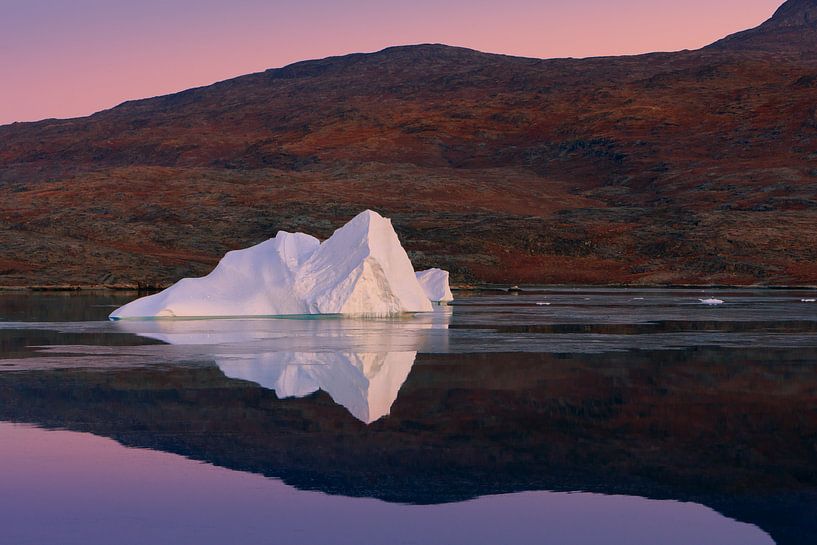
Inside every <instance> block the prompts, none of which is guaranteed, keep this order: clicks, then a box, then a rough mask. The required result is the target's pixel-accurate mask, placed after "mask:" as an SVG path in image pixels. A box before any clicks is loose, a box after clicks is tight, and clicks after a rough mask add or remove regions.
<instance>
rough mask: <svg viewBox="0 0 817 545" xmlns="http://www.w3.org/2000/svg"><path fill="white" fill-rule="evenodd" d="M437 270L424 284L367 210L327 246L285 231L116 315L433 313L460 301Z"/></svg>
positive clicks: (393, 236) (392, 235)
mask: <svg viewBox="0 0 817 545" xmlns="http://www.w3.org/2000/svg"><path fill="white" fill-rule="evenodd" d="M433 271H436V272H434V275H433V278H432V277H429V279H426V280H423V281H421V280H420V279H418V275H417V273H415V272H414V268H413V266H412V264H411V261H410V259H409V257H408V254H407V253H406V251H405V250H404V249H403V246H402V245H401V244H400V240H399V238H398V236H397V233H396V232H395V231H394V227H393V226H392V224H391V220H389V219H388V218H384V217H383V216H381V215H380V214H378V213H377V212H374V211H372V210H366V211H364V212H361V213H360V214H358V215H357V216H355V217H354V218H353V219H352V220H351V221H349V222H348V223H347V224H346V225H344V226H343V227H341V228H339V229H337V230H336V231H335V232H334V233H333V234H332V236H331V237H329V239H327V240H325V241H324V242H322V243H321V242H320V241H318V239H316V238H315V237H312V236H310V235H306V234H303V233H287V232H285V231H280V232H278V234H277V235H276V236H275V238H272V239H270V240H267V241H266V242H262V243H261V244H258V245H256V246H253V247H251V248H247V249H244V250H235V251H232V252H228V253H227V254H226V255H225V256H224V257H223V258H222V259H221V261H220V262H219V264H218V265H217V266H216V268H215V269H214V270H213V271H212V272H211V273H210V274H208V275H207V276H204V277H202V278H185V279H183V280H180V281H179V282H177V283H176V284H174V285H173V286H171V287H169V288H167V289H166V290H164V291H163V292H161V293H157V294H155V295H150V296H148V297H143V298H141V299H138V300H136V301H133V302H132V303H129V304H127V305H125V306H123V307H122V308H120V309H117V310H116V311H114V312H113V313H112V314H111V316H110V317H111V319H122V318H151V317H207V316H209V317H213V316H222V317H226V316H285V315H299V314H344V315H354V316H389V315H395V314H400V313H406V312H430V311H431V310H432V305H431V301H432V300H433V301H443V300H446V301H448V300H451V299H453V297H450V293H451V292H450V290H448V273H447V272H445V271H440V270H439V269H433ZM426 272H431V271H426ZM421 274H425V273H421ZM429 282H431V283H432V284H433V285H434V289H433V290H429V288H428V285H430V284H429ZM443 284H444V285H443ZM439 294H442V295H439ZM440 297H441V298H440ZM449 297H450V298H449Z"/></svg>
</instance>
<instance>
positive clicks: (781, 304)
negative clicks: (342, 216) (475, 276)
mask: <svg viewBox="0 0 817 545" xmlns="http://www.w3.org/2000/svg"><path fill="white" fill-rule="evenodd" d="M132 297H133V294H113V295H112V294H75V293H71V294H13V293H5V294H0V462H1V463H0V528H2V533H0V537H2V539H0V541H1V542H2V543H10V544H26V543H31V544H42V543H60V544H67V543H82V544H94V543H100V544H102V543H111V542H116V543H134V544H136V543H152V544H162V543H167V544H185V543H191V544H193V543H195V544H197V545H198V544H209V543H213V544H216V543H226V542H231V543H242V544H266V543H282V544H287V545H294V544H298V543H305V544H306V543H310V544H313V543H354V544H369V543H370V544H392V543H423V544H425V543H435V544H455V543H463V544H464V543H468V544H480V543H485V544H489V543H490V544H494V543H508V544H527V543H537V544H542V543H545V544H550V543H553V544H560V545H561V544H582V545H585V544H588V545H589V544H619V543H627V544H653V543H661V544H684V545H685V544H700V543H706V544H715V545H726V544H741V545H746V544H768V543H779V544H786V543H792V544H794V543H797V544H800V543H808V542H809V540H810V539H812V536H813V535H815V531H817V304H815V303H807V302H803V301H802V300H803V299H810V298H813V297H814V293H813V292H808V291H746V290H737V291H718V290H707V291H705V292H704V291H700V290H687V291H682V290H671V291H670V290H605V289H581V290H579V289H576V290H572V289H562V290H540V291H536V292H529V293H523V294H519V295H507V294H494V295H474V296H461V297H459V298H458V301H457V302H456V304H455V305H453V306H450V307H441V308H438V309H437V310H436V311H435V312H434V313H433V314H431V315H425V316H417V317H413V318H401V319H392V320H355V319H338V318H332V319H250V320H172V321H126V322H109V321H107V320H106V319H105V317H106V316H107V314H108V313H109V312H110V311H111V310H112V309H113V308H115V307H116V306H118V305H120V304H122V303H124V302H126V301H127V300H129V299H130V298H132ZM707 298H718V299H722V300H723V301H724V304H723V305H717V306H707V305H703V304H701V302H700V299H707Z"/></svg>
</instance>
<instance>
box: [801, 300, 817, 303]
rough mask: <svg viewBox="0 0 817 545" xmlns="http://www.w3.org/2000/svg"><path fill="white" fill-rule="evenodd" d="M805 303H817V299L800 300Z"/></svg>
mask: <svg viewBox="0 0 817 545" xmlns="http://www.w3.org/2000/svg"><path fill="white" fill-rule="evenodd" d="M800 301H802V302H803V303H817V299H800Z"/></svg>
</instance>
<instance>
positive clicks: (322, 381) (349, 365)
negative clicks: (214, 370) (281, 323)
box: [216, 352, 417, 424]
mask: <svg viewBox="0 0 817 545" xmlns="http://www.w3.org/2000/svg"><path fill="white" fill-rule="evenodd" d="M416 356H417V352H380V353H363V352H356V353H345V354H344V353H341V352H324V353H320V352H312V353H310V352H272V353H269V354H259V355H258V356H250V357H246V358H232V359H226V358H225V359H221V358H216V363H217V364H218V367H219V369H221V371H222V373H224V374H225V375H226V376H227V377H229V378H235V379H241V380H247V381H250V382H255V383H256V384H259V385H261V386H263V387H264V388H269V389H271V390H275V393H276V394H277V395H278V397H280V398H289V397H306V396H308V395H310V394H313V393H315V392H317V391H318V390H323V391H324V392H326V393H328V394H329V395H330V396H332V399H333V400H334V401H335V403H337V404H339V405H343V406H344V407H346V409H347V410H348V411H349V412H350V413H352V415H353V416H354V417H355V418H357V419H358V420H360V421H362V422H365V423H367V424H370V423H372V422H374V421H375V420H378V419H380V418H382V417H384V416H386V415H387V414H389V410H390V409H391V406H392V404H393V403H394V400H396V399H397V394H398V393H399V392H400V387H401V386H402V385H403V383H404V382H405V381H406V378H408V375H409V372H411V366H412V365H414V358H415V357H416Z"/></svg>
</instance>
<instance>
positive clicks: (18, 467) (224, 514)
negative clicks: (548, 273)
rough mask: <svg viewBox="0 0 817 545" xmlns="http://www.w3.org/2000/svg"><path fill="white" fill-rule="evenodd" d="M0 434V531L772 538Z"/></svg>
mask: <svg viewBox="0 0 817 545" xmlns="http://www.w3.org/2000/svg"><path fill="white" fill-rule="evenodd" d="M0 438H2V441H0V460H3V463H2V464H1V465H0V483H1V484H0V490H2V494H0V528H2V537H3V539H2V542H3V544H4V545H6V544H8V545H23V544H32V545H39V544H59V545H97V544H99V545H109V544H111V543H115V544H116V545H146V544H149V545H186V544H195V545H225V544H232V543H235V544H240V545H268V544H282V545H316V544H318V545H320V544H334V545H393V544H400V543H405V544H417V545H423V544H426V543H433V544H444V545H497V544H504V543H508V544H513V545H528V544H530V545H565V544H581V545H611V544H613V545H618V544H624V543H626V544H628V545H655V544H661V545H690V544H707V545H770V544H771V543H772V541H771V539H770V538H769V536H768V535H766V534H765V533H764V532H762V531H761V530H759V529H758V528H757V527H755V526H752V525H749V524H743V523H739V522H736V521H734V520H730V519H728V518H726V517H724V516H721V515H719V514H717V513H716V512H714V511H712V510H711V509H708V508H705V507H703V506H701V505H697V504H692V503H678V502H672V501H654V500H646V499H642V498H636V497H624V496H602V495H597V494H565V493H551V492H535V493H523V494H512V495H506V496H490V497H485V498H481V499H479V500H474V501H470V502H463V503H456V504H448V505H441V506H435V507H433V508H432V507H428V506H416V505H405V504H394V503H385V502H379V501H374V500H371V499H366V498H345V497H340V496H329V495H326V494H320V493H315V492H303V491H298V490H296V489H293V488H291V487H288V486H286V485H284V484H283V483H281V482H280V481H276V480H269V479H265V478H263V477H260V476H258V475H252V474H246V473H238V472H234V471H229V470H225V469H221V468H218V467H214V466H211V465H207V464H201V463H197V462H193V461H190V460H187V459H185V458H182V457H179V456H173V455H168V454H164V453H161V452H152V451H148V450H142V449H127V448H123V447H122V446H120V445H118V444H116V443H115V442H113V441H111V440H108V439H102V438H98V437H93V436H91V435H87V434H80V433H72V432H66V431H43V430H39V429H35V428H31V427H28V426H16V425H11V424H6V423H0ZM362 463H365V462H362ZM55 476H58V477H57V478H55ZM148 521H149V523H146V522H148ZM622 521H626V522H625V523H622ZM631 521H639V522H641V524H632V523H631Z"/></svg>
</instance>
